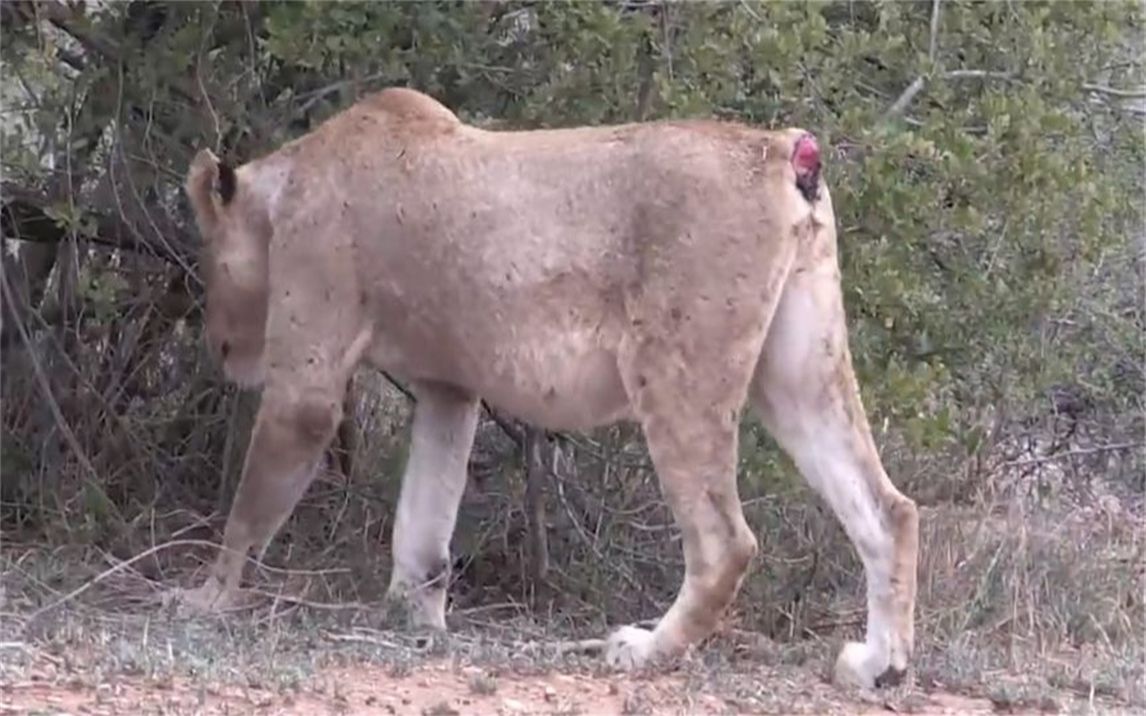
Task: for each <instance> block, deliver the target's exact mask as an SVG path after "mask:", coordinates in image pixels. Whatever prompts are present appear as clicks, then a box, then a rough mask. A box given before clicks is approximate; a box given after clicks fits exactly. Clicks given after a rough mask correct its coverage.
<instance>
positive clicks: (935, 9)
mask: <svg viewBox="0 0 1146 716" xmlns="http://www.w3.org/2000/svg"><path fill="white" fill-rule="evenodd" d="M939 2H940V0H935V2H933V3H932V4H931V42H930V43H929V44H928V46H927V59H929V60H931V62H932V64H934V62H935V53H936V52H937V51H938V49H939Z"/></svg>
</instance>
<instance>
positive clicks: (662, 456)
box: [605, 342, 757, 668]
mask: <svg viewBox="0 0 1146 716" xmlns="http://www.w3.org/2000/svg"><path fill="white" fill-rule="evenodd" d="M713 349H714V350H715V347H713ZM694 357H695V356H694ZM704 357H705V358H708V357H709V356H704ZM752 357H753V358H754V357H755V353H753V354H752ZM753 363H754V360H749V359H748V357H747V354H745V355H744V356H739V359H737V358H730V359H727V360H725V361H722V362H720V363H709V362H707V361H703V362H699V361H698V362H696V363H695V364H696V365H701V364H703V365H704V366H705V370H703V371H702V370H687V369H684V368H683V366H686V365H690V364H691V363H690V361H688V360H685V358H684V356H683V355H681V354H680V351H678V350H676V349H675V348H674V347H672V346H668V345H659V344H658V343H656V342H650V343H649V344H647V345H645V346H641V347H634V348H633V349H632V350H631V351H629V355H626V356H623V357H622V375H623V377H624V380H625V384H626V391H627V392H629V394H630V399H631V400H632V403H633V406H634V410H635V412H636V414H637V416H638V418H639V420H640V423H641V426H642V429H643V431H644V434H645V440H646V443H647V444H648V450H649V455H650V456H651V457H652V460H653V464H654V466H655V468H656V471H657V476H658V478H659V480H660V485H661V490H662V492H663V494H664V496H665V499H666V501H667V502H668V504H669V507H670V508H671V509H672V513H673V516H674V517H675V519H676V521H677V524H678V525H679V526H680V529H681V532H682V542H683V547H684V561H685V575H684V582H683V584H682V585H681V588H680V591H679V593H678V594H677V598H676V600H675V601H674V602H673V605H672V607H671V608H670V609H669V610H668V612H667V613H666V614H665V615H664V617H663V618H661V619H660V621H659V622H658V624H657V626H656V628H655V629H653V630H652V631H647V630H644V629H639V628H637V627H633V626H627V627H623V628H621V629H619V630H617V631H616V632H614V633H613V634H612V635H611V636H610V637H609V639H608V640H607V642H606V647H605V658H606V661H607V662H608V663H609V664H611V665H613V666H619V667H622V668H639V667H642V666H644V665H646V664H648V663H650V662H653V661H655V660H657V659H660V658H662V657H674V656H677V655H679V654H681V653H682V652H683V651H684V650H685V649H686V648H687V647H689V646H690V645H692V644H695V643H697V642H698V641H700V640H701V639H704V638H705V637H707V636H708V635H709V634H711V633H712V631H713V629H715V627H716V625H717V622H718V620H719V619H720V617H721V616H722V615H723V613H724V611H725V610H726V609H727V607H728V605H729V604H731V602H732V600H733V599H734V598H735V597H736V593H737V591H738V590H739V588H740V583H741V581H742V580H743V577H744V574H745V572H746V571H747V569H748V565H749V562H751V560H752V558H753V556H754V555H755V554H756V549H757V544H756V537H755V535H754V534H753V533H752V530H751V529H749V527H748V524H747V522H746V521H745V520H744V513H743V511H742V510H741V507H740V499H739V495H738V494H737V486H736V459H737V437H738V422H739V416H740V410H741V408H742V404H743V402H744V401H745V399H746V392H747V384H748V380H749V377H750V375H751V371H752V367H753ZM738 372H739V373H742V374H743V375H742V376H741V378H738V377H737V375H736V374H737V373H738ZM702 396H703V397H702Z"/></svg>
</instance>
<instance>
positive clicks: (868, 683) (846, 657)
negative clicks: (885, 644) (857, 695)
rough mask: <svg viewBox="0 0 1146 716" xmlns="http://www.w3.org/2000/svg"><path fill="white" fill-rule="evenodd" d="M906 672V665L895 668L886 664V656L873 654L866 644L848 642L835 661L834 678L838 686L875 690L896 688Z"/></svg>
mask: <svg viewBox="0 0 1146 716" xmlns="http://www.w3.org/2000/svg"><path fill="white" fill-rule="evenodd" d="M906 671H907V668H906V665H904V666H902V667H896V666H892V665H890V664H888V659H887V657H886V656H883V657H881V656H880V655H879V654H876V653H874V652H873V651H872V649H871V648H869V647H868V645H867V644H864V643H861V642H855V641H849V642H848V643H847V644H844V648H843V650H842V651H840V656H839V658H838V659H836V669H835V674H834V676H835V682H836V684H837V685H840V686H852V687H858V688H861V689H875V688H881V687H884V686H897V685H898V684H899V683H900V682H901V681H903V677H904V674H905V673H906Z"/></svg>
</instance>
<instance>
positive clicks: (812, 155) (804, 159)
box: [792, 134, 820, 201]
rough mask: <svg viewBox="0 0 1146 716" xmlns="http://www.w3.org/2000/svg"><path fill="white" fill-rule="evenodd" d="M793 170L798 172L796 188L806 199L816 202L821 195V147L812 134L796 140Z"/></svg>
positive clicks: (793, 153) (793, 152)
mask: <svg viewBox="0 0 1146 716" xmlns="http://www.w3.org/2000/svg"><path fill="white" fill-rule="evenodd" d="M792 168H793V169H795V170H796V188H797V189H799V190H800V193H801V194H803V195H804V198H805V199H807V200H808V201H815V200H816V198H817V197H818V196H819V194H820V145H819V144H818V143H817V142H816V138H815V137H814V136H812V135H811V134H804V135H803V136H801V137H800V138H799V139H797V140H796V147H795V149H793V150H792Z"/></svg>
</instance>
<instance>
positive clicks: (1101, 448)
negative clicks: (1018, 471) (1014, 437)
mask: <svg viewBox="0 0 1146 716" xmlns="http://www.w3.org/2000/svg"><path fill="white" fill-rule="evenodd" d="M1143 446H1146V442H1135V443H1112V444H1110V445H1098V446H1096V447H1090V448H1078V449H1076V450H1064V451H1063V452H1056V453H1054V454H1053V455H1040V456H1038V457H1028V458H1023V459H1022V460H1011V461H1009V462H1005V463H1003V467H1022V466H1024V465H1038V464H1041V463H1044V462H1054V461H1056V460H1062V459H1063V458H1068V457H1078V456H1080V455H1097V454H1099V453H1104V452H1114V451H1116V450H1133V449H1134V448H1140V447H1143Z"/></svg>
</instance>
